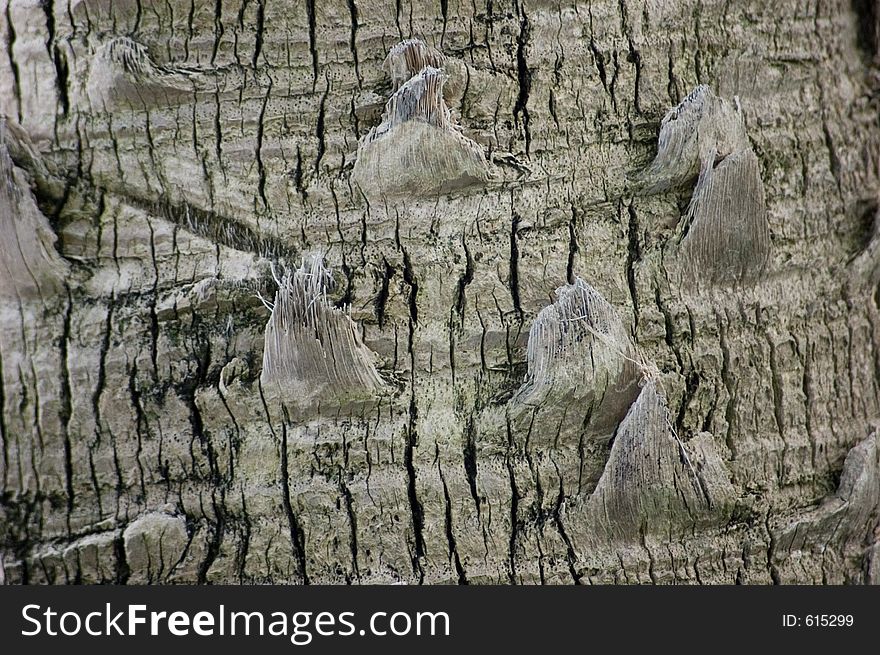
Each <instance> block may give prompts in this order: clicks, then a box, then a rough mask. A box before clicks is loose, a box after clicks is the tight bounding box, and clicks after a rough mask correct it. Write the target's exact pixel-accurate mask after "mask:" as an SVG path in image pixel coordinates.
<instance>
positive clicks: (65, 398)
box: [58, 284, 74, 533]
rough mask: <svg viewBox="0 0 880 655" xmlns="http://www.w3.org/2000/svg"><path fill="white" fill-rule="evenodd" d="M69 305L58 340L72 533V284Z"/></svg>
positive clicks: (61, 409)
mask: <svg viewBox="0 0 880 655" xmlns="http://www.w3.org/2000/svg"><path fill="white" fill-rule="evenodd" d="M65 291H66V293H67V306H66V307H65V309H64V318H63V321H62V332H61V338H60V340H59V342H58V359H59V364H60V367H61V375H60V379H59V383H60V384H59V408H58V419H59V421H60V423H61V438H62V439H63V442H64V480H65V489H66V491H67V531H68V533H70V518H71V515H72V514H73V509H74V491H73V447H72V444H71V440H70V419H71V418H72V416H73V402H72V398H71V390H70V370H69V368H68V362H67V354H68V343H69V341H70V318H71V315H72V313H73V295H72V293H71V290H70V286H69V285H67V284H65Z"/></svg>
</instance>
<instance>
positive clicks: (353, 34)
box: [346, 0, 364, 87]
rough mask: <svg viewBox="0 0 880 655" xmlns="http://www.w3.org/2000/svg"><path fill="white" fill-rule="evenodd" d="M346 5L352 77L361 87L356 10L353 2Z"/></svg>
mask: <svg viewBox="0 0 880 655" xmlns="http://www.w3.org/2000/svg"><path fill="white" fill-rule="evenodd" d="M346 2H347V3H348V14H349V16H351V31H350V32H349V37H348V47H349V49H350V50H351V57H352V60H353V61H354V76H355V77H356V78H357V81H358V87H360V86H362V85H363V82H364V78H363V77H362V76H361V69H360V62H359V61H358V59H359V58H358V48H357V31H358V8H357V2H356V1H355V0H346Z"/></svg>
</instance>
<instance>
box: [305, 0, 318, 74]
mask: <svg viewBox="0 0 880 655" xmlns="http://www.w3.org/2000/svg"><path fill="white" fill-rule="evenodd" d="M306 12H307V13H308V17H309V51H310V52H311V53H312V88H314V87H315V86H316V85H317V84H318V34H317V17H316V15H315V0H306Z"/></svg>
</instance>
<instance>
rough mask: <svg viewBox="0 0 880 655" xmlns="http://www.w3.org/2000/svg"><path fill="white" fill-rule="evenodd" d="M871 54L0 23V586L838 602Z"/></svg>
mask: <svg viewBox="0 0 880 655" xmlns="http://www.w3.org/2000/svg"><path fill="white" fill-rule="evenodd" d="M877 20H878V12H877V10H876V8H875V7H874V4H873V3H871V2H852V3H850V2H842V1H822V0H807V1H800V2H796V1H794V0H786V1H784V2H778V3H767V2H760V1H757V0H756V1H754V2H751V1H743V2H714V1H712V0H698V1H690V0H686V1H683V2H671V1H668V0H650V1H645V2H637V1H635V0H619V1H618V0H613V1H611V0H609V1H605V0H597V1H595V2H582V3H577V2H563V1H559V2H549V1H536V0H519V1H507V0H487V1H486V2H482V1H481V2H470V1H468V2H462V1H458V0H448V1H445V2H440V3H435V2H414V3H408V2H404V3H401V2H397V3H394V2H376V1H375V0H347V2H343V0H327V1H324V0H321V1H318V0H304V1H302V2H293V1H291V2H282V1H281V0H243V1H240V2H236V1H234V0H217V1H216V2H197V1H194V0H193V1H191V0H155V1H154V0H122V1H114V2H111V1H110V0H68V1H55V2H52V1H51V0H50V1H47V2H41V1H39V0H0V44H2V46H3V47H2V48H0V115H2V116H3V117H5V118H2V120H0V441H2V453H0V455H2V456H0V579H2V580H3V581H4V582H6V583H74V582H82V583H97V582H116V583H126V582H127V583H147V582H149V583H206V582H208V583H222V582H227V583H228V582H243V583H264V582H274V583H397V582H404V583H426V584H427V583H516V584H520V583H524V584H538V583H547V584H556V583H562V584H571V583H578V584H589V583H671V582H687V583H703V584H716V583H733V582H742V583H761V584H764V583H767V584H769V583H831V584H839V583H878V582H880V522H878V521H880V444H878V439H880V437H878V436H877V435H878V425H880V422H878V420H880V306H878V305H880V286H878V285H880V228H878V225H877V222H876V221H875V215H876V213H877V206H878V202H877V198H878V191H880V168H878V167H880V125H878V88H880V83H878V80H880V78H878V73H877V71H878V68H877V66H876V62H875V56H876V55H877V52H876V45H877V38H876V37H877V32H878V28H877V25H878V23H877ZM409 38H418V39H421V40H422V41H423V42H424V43H425V44H427V46H426V47H422V46H418V47H416V46H412V48H413V49H412V50H407V49H406V46H405V44H404V46H401V47H400V48H398V49H397V50H395V51H394V53H393V56H391V57H389V51H390V50H391V49H392V48H393V47H394V46H395V45H396V44H398V43H400V42H401V41H403V40H405V39H409ZM386 58H387V61H386ZM423 65H430V67H431V68H429V69H427V70H426V71H424V72H423V71H421V67H422V66H423ZM434 68H440V69H442V75H441V74H440V73H439V72H437V71H434ZM702 84H705V85H707V86H708V88H709V89H711V93H712V95H711V96H705V98H708V99H700V98H704V96H701V95H699V94H697V95H694V96H688V94H689V93H690V92H691V91H692V90H693V89H695V88H697V87H698V86H699V85H702ZM682 100H685V102H684V103H683V104H682V105H681V106H680V107H678V108H677V109H676V110H675V111H674V112H672V113H668V112H670V109H672V108H675V107H677V106H678V105H679V103H680V102H681V101H682ZM700 103H702V104H700ZM664 117H666V120H664ZM676 121H677V122H676ZM661 122H662V127H661ZM658 137H659V138H660V140H661V147H660V148H659V152H658ZM663 144H666V145H668V147H666V148H665V149H664V147H665V146H664V145H663ZM359 146H360V147H359ZM359 151H360V157H359ZM670 153H672V154H670ZM655 158H656V159H655ZM652 162H653V163H652ZM646 176H647V177H646ZM658 176H659V177H658ZM664 176H665V177H664ZM648 178H650V179H648ZM660 178H662V179H660ZM279 285H280V286H279ZM557 290H558V291H557Z"/></svg>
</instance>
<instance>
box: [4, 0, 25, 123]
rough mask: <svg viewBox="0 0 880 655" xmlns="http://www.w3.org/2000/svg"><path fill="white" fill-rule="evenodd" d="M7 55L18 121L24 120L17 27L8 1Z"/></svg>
mask: <svg viewBox="0 0 880 655" xmlns="http://www.w3.org/2000/svg"><path fill="white" fill-rule="evenodd" d="M6 31H7V35H8V38H7V41H6V55H7V57H9V69H10V71H11V72H12V93H13V95H14V96H15V102H16V110H17V113H18V116H17V119H18V123H19V124H20V123H21V122H22V104H21V103H22V93H21V73H20V72H19V70H18V62H17V61H16V59H15V39H16V33H15V27H14V26H13V25H12V3H11V2H7V3H6Z"/></svg>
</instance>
